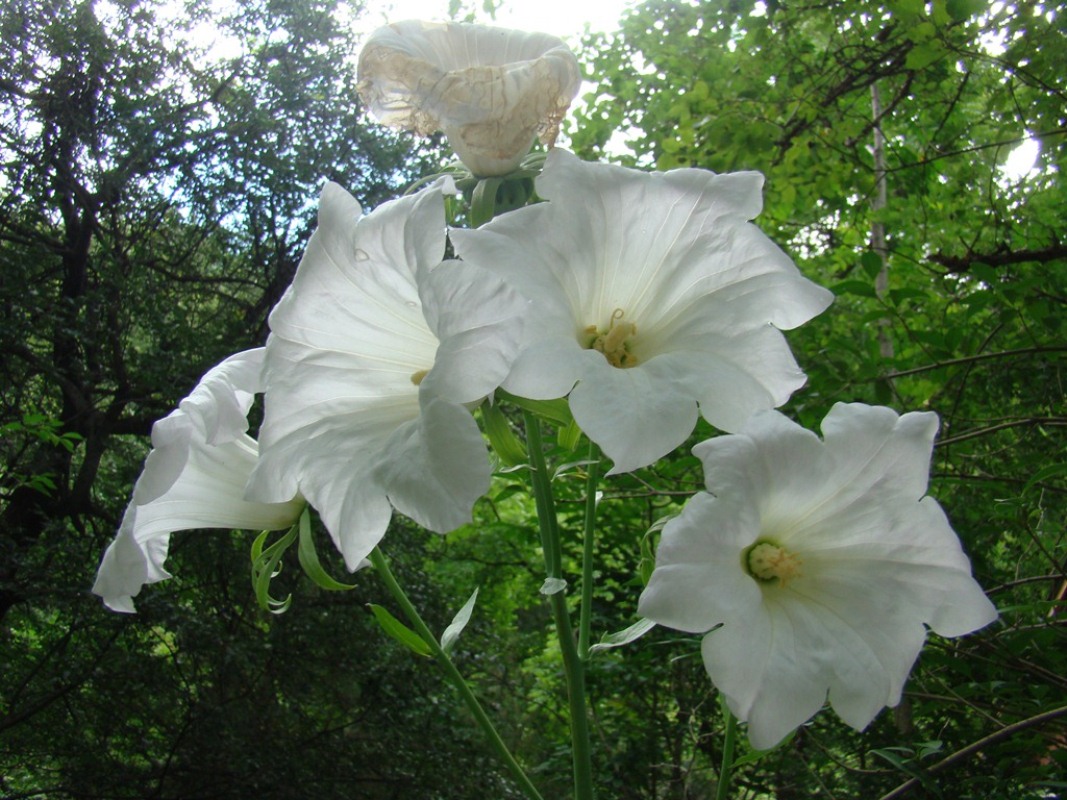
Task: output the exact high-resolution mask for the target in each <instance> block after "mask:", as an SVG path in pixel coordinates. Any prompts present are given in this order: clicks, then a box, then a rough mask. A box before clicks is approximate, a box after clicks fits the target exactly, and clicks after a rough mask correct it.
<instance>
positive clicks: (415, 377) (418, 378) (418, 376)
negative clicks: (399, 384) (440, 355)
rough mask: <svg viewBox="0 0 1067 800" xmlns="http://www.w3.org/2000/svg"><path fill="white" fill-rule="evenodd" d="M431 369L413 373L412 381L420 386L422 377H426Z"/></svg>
mask: <svg viewBox="0 0 1067 800" xmlns="http://www.w3.org/2000/svg"><path fill="white" fill-rule="evenodd" d="M429 371H430V370H428V369H420V370H419V371H418V372H413V373H411V382H412V383H413V384H415V385H416V386H418V385H419V384H420V383H422V379H423V378H425V377H426V375H427V374H428V373H429Z"/></svg>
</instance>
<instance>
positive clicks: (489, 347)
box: [420, 261, 528, 403]
mask: <svg viewBox="0 0 1067 800" xmlns="http://www.w3.org/2000/svg"><path fill="white" fill-rule="evenodd" d="M420 293H421V295H422V304H423V308H424V310H425V313H426V322H427V324H428V325H429V327H430V330H432V331H433V332H434V333H435V334H436V336H437V338H438V339H439V340H440V342H441V344H440V346H439V347H438V348H437V353H436V356H435V358H434V368H433V370H432V371H431V372H430V374H429V375H428V376H427V377H426V379H425V380H424V381H423V383H422V388H423V389H424V391H427V392H431V393H433V394H435V395H437V396H439V397H444V398H447V399H449V400H451V401H452V402H455V403H474V402H477V401H479V400H481V399H482V398H483V397H486V396H487V395H489V394H490V393H492V391H493V390H494V389H496V388H497V387H498V386H499V385H500V383H501V381H503V380H504V378H505V377H506V376H507V374H508V372H509V371H510V369H511V365H512V362H514V360H515V356H516V354H517V352H518V349H519V345H520V343H521V341H522V336H523V329H524V314H525V313H526V310H527V306H528V302H527V301H526V300H525V299H524V298H523V297H521V296H520V295H519V294H517V293H516V292H515V291H514V290H512V289H511V288H510V287H509V286H507V284H505V283H504V282H503V281H502V280H501V279H500V278H499V277H498V276H496V275H494V274H493V273H492V272H489V271H488V270H483V269H480V268H479V267H475V266H473V265H471V264H465V263H463V262H461V261H446V262H444V263H442V264H441V265H439V266H437V267H435V268H434V269H433V270H432V271H431V272H430V273H429V274H428V275H426V276H425V278H424V279H423V280H422V281H421V285H420Z"/></svg>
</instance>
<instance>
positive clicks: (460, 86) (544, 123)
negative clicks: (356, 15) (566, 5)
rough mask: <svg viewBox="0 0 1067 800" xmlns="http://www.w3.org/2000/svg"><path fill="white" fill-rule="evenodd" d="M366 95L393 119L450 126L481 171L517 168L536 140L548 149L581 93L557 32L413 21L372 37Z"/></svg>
mask: <svg viewBox="0 0 1067 800" xmlns="http://www.w3.org/2000/svg"><path fill="white" fill-rule="evenodd" d="M358 74H359V93H360V95H361V96H362V98H363V100H364V102H365V103H367V105H368V107H369V108H370V111H371V113H372V114H374V115H375V116H376V117H378V119H380V120H381V121H382V122H383V123H385V124H386V125H392V126H394V127H399V128H404V129H407V130H413V131H415V132H417V133H420V134H423V135H428V134H430V133H433V132H434V131H437V130H441V131H444V133H445V135H446V136H447V137H448V140H449V143H450V144H451V145H452V148H453V149H454V150H455V151H456V154H457V155H458V156H459V157H460V159H461V160H462V161H463V163H464V164H466V165H467V167H468V169H470V170H471V171H472V172H473V173H474V174H476V175H503V174H506V173H508V172H511V171H512V170H514V169H515V168H516V167H517V166H518V164H519V162H520V161H521V160H522V158H523V157H524V156H525V155H526V154H527V152H529V150H530V145H531V144H532V143H533V140H534V138H535V136H536V137H539V138H540V139H541V141H542V142H543V143H545V144H547V145H549V146H551V145H552V144H553V142H555V139H556V135H557V133H558V132H559V123H560V121H561V120H562V118H563V115H564V114H565V113H566V111H567V108H568V107H569V106H570V103H571V100H572V99H573V98H574V96H575V95H576V94H577V93H578V88H579V86H580V84H581V74H580V72H579V70H578V62H577V60H576V59H575V57H574V54H573V53H571V51H570V50H569V49H568V48H567V46H566V45H565V44H564V43H563V42H562V41H561V40H560V39H557V38H556V37H554V36H548V35H547V34H541V33H526V32H524V31H514V30H507V29H504V28H493V27H488V26H484V25H467V24H460V23H447V24H435V23H429V22H419V21H416V20H409V21H405V22H397V23H394V24H392V25H388V26H386V27H384V28H380V29H378V30H377V31H375V32H374V33H372V34H371V36H370V38H368V40H367V42H366V44H365V45H364V47H363V50H362V52H361V53H360V57H359V73H358Z"/></svg>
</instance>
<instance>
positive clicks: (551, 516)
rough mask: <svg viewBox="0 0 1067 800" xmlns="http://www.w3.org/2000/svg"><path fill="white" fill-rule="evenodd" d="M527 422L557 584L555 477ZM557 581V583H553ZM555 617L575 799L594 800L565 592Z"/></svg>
mask: <svg viewBox="0 0 1067 800" xmlns="http://www.w3.org/2000/svg"><path fill="white" fill-rule="evenodd" d="M523 417H524V419H525V423H526V446H527V448H528V450H529V452H530V464H531V466H532V467H533V472H532V478H531V482H532V485H533V493H534V501H535V503H536V504H537V521H538V526H539V528H540V531H541V546H542V549H543V550H544V556H545V572H546V573H547V575H548V578H550V579H555V580H556V581H558V580H559V579H561V578H562V577H563V576H562V574H561V573H562V568H561V563H562V559H561V557H560V540H559V525H558V522H557V520H556V504H555V500H554V499H553V497H552V478H551V476H550V475H549V474H548V468H547V466H546V465H545V455H544V450H543V445H542V441H541V423H540V422H539V421H538V419H537V417H535V416H534V415H533V414H531V413H530V412H528V411H524V412H523ZM553 582H555V581H553ZM549 603H550V605H551V606H552V615H553V617H554V619H555V623H556V634H557V635H558V637H559V649H560V653H561V654H562V656H563V672H564V675H565V676H566V679H567V699H568V704H569V708H570V726H571V758H572V761H573V764H574V798H575V800H593V798H594V794H593V767H592V754H591V748H590V746H589V720H588V717H587V713H586V708H585V665H584V664H583V663H582V660H581V659H580V658H579V657H578V648H577V646H576V644H575V641H574V631H573V630H572V628H571V615H570V611H569V610H568V609H567V595H566V591H565V590H564V589H561V590H559V591H554V592H553V593H552V594H550V595H549Z"/></svg>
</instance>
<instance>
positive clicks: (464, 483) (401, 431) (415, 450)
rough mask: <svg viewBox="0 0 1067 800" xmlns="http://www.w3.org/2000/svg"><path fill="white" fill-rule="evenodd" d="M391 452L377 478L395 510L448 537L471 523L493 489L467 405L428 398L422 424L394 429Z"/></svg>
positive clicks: (421, 415)
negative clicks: (475, 509)
mask: <svg viewBox="0 0 1067 800" xmlns="http://www.w3.org/2000/svg"><path fill="white" fill-rule="evenodd" d="M385 449H386V451H387V453H388V455H387V457H386V458H385V459H384V460H383V461H382V462H381V463H380V464H379V465H378V466H377V467H376V469H375V472H374V477H375V479H376V480H377V482H378V483H379V484H380V485H381V486H382V488H383V489H384V490H385V492H386V493H387V494H388V496H389V500H390V502H392V504H393V506H394V507H395V508H396V509H397V510H398V511H400V512H401V513H403V514H406V515H407V516H409V517H411V518H412V519H413V520H415V522H417V523H419V524H420V525H422V526H423V527H424V528H429V529H430V530H432V531H436V532H438V533H447V532H448V531H451V530H454V529H455V528H458V527H459V526H460V525H462V524H464V523H465V522H469V521H470V519H471V509H472V507H473V506H474V503H475V501H476V500H477V499H478V498H479V497H481V496H482V495H483V494H485V493H486V492H487V491H489V480H490V477H491V475H492V471H491V469H490V467H489V462H488V460H487V459H486V457H485V442H484V440H483V439H482V434H481V431H480V430H479V429H478V424H477V423H476V422H475V421H474V418H473V417H472V416H471V415H470V413H469V412H468V411H467V410H466V409H465V408H464V407H463V406H460V405H455V404H452V403H448V402H445V401H442V400H439V399H436V398H428V399H426V400H425V402H424V403H423V406H422V410H421V414H420V415H419V418H418V420H415V421H412V422H410V423H408V424H407V425H405V426H403V427H400V428H398V429H397V430H396V431H394V432H393V435H392V437H390V441H389V442H388V443H387V445H386V448H385ZM457 465H469V466H466V467H465V468H462V469H459V468H457Z"/></svg>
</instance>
